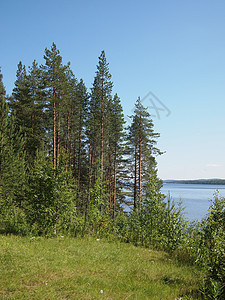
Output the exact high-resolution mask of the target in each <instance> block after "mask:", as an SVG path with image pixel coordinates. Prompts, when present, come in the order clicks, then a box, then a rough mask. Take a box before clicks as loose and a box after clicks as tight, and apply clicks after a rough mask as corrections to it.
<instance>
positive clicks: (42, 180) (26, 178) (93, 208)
mask: <svg viewBox="0 0 225 300" xmlns="http://www.w3.org/2000/svg"><path fill="white" fill-rule="evenodd" d="M44 60H45V64H44V65H40V66H39V65H38V63H37V62H36V61H35V60H34V62H33V63H32V66H29V67H28V68H27V67H26V66H24V65H23V64H22V62H19V64H18V69H17V73H16V81H15V87H14V89H13V92H12V95H10V96H7V97H6V93H5V90H4V85H3V80H2V75H1V90H0V92H1V121H0V123H1V128H0V133H1V149H0V154H1V157H0V186H1V205H2V211H5V213H4V215H5V216H7V218H6V219H7V222H8V221H10V220H11V218H13V219H14V218H15V220H14V221H15V222H16V223H17V222H19V220H20V219H21V218H22V219H23V220H24V221H26V230H27V229H29V230H31V231H37V233H38V234H48V233H50V232H57V231H58V230H62V229H63V230H65V229H66V228H69V227H70V226H71V224H74V225H75V224H76V220H77V218H78V219H82V220H83V222H84V223H88V224H90V222H91V223H92V224H95V225H96V224H98V225H99V226H103V224H105V222H106V220H107V222H110V221H112V220H115V218H116V217H117V216H118V215H119V214H121V213H123V211H124V208H125V207H126V208H127V209H128V210H130V209H131V210H135V211H137V212H140V211H141V209H142V207H143V205H144V203H143V197H144V195H145V194H146V188H147V186H148V184H149V183H150V182H151V184H153V185H154V187H155V193H158V194H159V190H160V187H161V181H160V180H159V179H158V178H157V169H156V160H155V157H156V155H158V154H160V151H159V150H158V149H157V148H156V141H157V138H158V137H159V135H158V134H157V133H155V132H154V130H153V122H152V120H151V118H150V115H149V113H148V112H147V110H146V109H145V108H144V107H143V106H142V104H141V101H140V98H138V99H137V102H136V105H135V112H134V115H133V116H130V118H131V125H130V126H128V127H127V128H126V126H125V121H124V115H123V109H122V106H121V102H120V98H119V96H118V95H117V94H115V95H113V94H112V87H113V82H112V80H111V74H110V70H109V64H108V62H107V60H106V56H105V53H104V51H102V52H101V54H100V56H99V61H98V65H97V70H96V75H95V77H94V79H93V85H92V87H91V89H90V92H88V89H87V87H86V86H85V83H84V82H83V80H82V79H80V80H79V79H77V78H76V77H75V75H74V74H73V72H72V70H71V69H70V64H69V63H68V64H67V65H63V62H62V56H61V55H60V52H59V50H58V49H57V48H56V45H55V44H54V43H53V44H52V46H51V48H50V49H45V52H44ZM17 218H19V220H17ZM93 218H94V219H93ZM103 220H104V222H103ZM11 221H12V220H11ZM14 221H13V222H14ZM93 222H94V223H93ZM96 222H97V223H96ZM102 222H103V224H102ZM9 223H10V222H9ZM8 225H9V226H10V227H11V226H12V228H11V230H17V229H19V228H17V229H16V228H14V229H13V224H11V223H10V224H8ZM93 226H94V225H93ZM19 230H22V229H19Z"/></svg>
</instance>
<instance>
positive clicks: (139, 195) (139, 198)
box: [138, 136, 142, 210]
mask: <svg viewBox="0 0 225 300" xmlns="http://www.w3.org/2000/svg"><path fill="white" fill-rule="evenodd" d="M141 143H142V139H141V136H140V138H139V163H138V164H139V188H138V189H139V193H138V202H139V210H140V209H141V155H142V153H141V151H142V147H141Z"/></svg>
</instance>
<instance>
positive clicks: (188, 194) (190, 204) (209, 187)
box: [161, 183, 225, 221]
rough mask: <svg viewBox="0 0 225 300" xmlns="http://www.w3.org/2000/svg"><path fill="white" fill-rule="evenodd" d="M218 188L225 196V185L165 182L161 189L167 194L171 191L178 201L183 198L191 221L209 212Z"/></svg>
mask: <svg viewBox="0 0 225 300" xmlns="http://www.w3.org/2000/svg"><path fill="white" fill-rule="evenodd" d="M217 190H218V191H219V194H220V195H221V196H224V197H225V185H214V184H180V183H164V184H163V188H162V189H161V191H162V192H163V193H164V194H165V195H167V194H168V192H170V195H171V197H172V198H173V199H174V200H175V201H176V202H178V201H179V200H180V199H181V200H182V202H183V206H184V207H185V216H186V217H187V218H188V219H189V220H191V221H192V220H195V219H197V220H199V221H200V220H201V219H202V218H203V217H204V216H205V215H206V214H207V211H208V209H209V206H210V200H211V199H213V195H214V194H215V192H216V191H217Z"/></svg>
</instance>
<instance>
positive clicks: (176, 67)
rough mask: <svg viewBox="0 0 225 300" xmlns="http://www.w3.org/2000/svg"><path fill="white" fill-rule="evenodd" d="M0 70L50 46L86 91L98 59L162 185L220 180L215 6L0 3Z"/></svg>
mask: <svg viewBox="0 0 225 300" xmlns="http://www.w3.org/2000/svg"><path fill="white" fill-rule="evenodd" d="M0 12H1V17H0V28H1V38H0V67H1V70H2V74H3V83H4V85H5V88H6V91H7V93H8V94H10V93H11V92H12V89H13V87H14V82H15V79H16V70H17V64H18V63H19V61H22V63H23V64H24V65H26V66H27V67H28V66H30V65H31V64H32V62H33V60H34V59H35V60H36V61H37V62H38V63H39V64H43V63H44V59H43V55H44V50H45V48H50V47H51V45H52V43H53V42H54V43H55V44H56V46H57V48H58V49H59V50H60V54H61V56H62V57H63V62H64V63H65V64H66V63H67V62H68V61H70V62H71V69H72V70H73V72H74V74H75V75H76V77H77V78H83V80H84V82H85V84H86V86H87V87H88V88H89V89H90V88H91V86H92V83H93V78H94V76H95V72H96V65H97V64H98V57H99V55H100V53H101V51H102V50H105V53H106V58H107V61H108V63H109V68H110V72H111V74H112V81H113V83H114V87H113V93H118V95H119V97H120V99H121V103H122V106H123V108H124V115H125V119H126V120H127V122H128V123H129V118H128V116H129V115H131V114H132V113H133V108H134V103H135V102H136V100H137V98H138V97H140V98H141V100H142V103H143V105H144V106H146V107H148V111H149V113H150V114H151V116H152V119H153V122H154V125H155V127H154V128H155V131H156V132H159V133H160V138H159V140H158V147H159V149H160V150H161V151H163V152H164V154H163V155H161V156H160V157H158V158H157V161H158V175H159V177H160V178H162V179H197V178H225V155H224V150H225V130H224V128H225V1H224V0H215V1H212V0H210V1H209V0H198V1H196V0H188V1H187V0H170V1H168V0H158V1H153V0H146V1H145V0H139V1H133V0H120V1H119V0H114V1H107V0H82V1H81V0H63V1H62V0H45V1H43V0H38V1H34V0H20V1H18V0H7V1H6V0H1V1H0Z"/></svg>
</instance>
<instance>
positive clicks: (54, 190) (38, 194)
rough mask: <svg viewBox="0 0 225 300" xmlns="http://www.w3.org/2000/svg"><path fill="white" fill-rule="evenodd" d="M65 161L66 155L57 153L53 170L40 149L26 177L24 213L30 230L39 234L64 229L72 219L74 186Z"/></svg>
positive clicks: (74, 208)
mask: <svg viewBox="0 0 225 300" xmlns="http://www.w3.org/2000/svg"><path fill="white" fill-rule="evenodd" d="M66 160H67V157H66V155H65V154H62V155H60V161H59V165H58V167H57V169H55V168H54V165H53V162H52V160H51V159H49V157H48V156H47V155H46V151H45V150H44V149H43V148H42V150H41V151H39V152H38V153H37V157H36V159H35V163H34V167H33V169H32V171H31V174H30V176H29V180H28V204H27V208H26V212H27V215H28V219H29V223H30V226H31V230H32V231H33V232H34V233H36V234H38V235H40V234H45V235H49V234H50V235H51V234H53V233H55V234H56V233H57V232H60V231H66V230H68V228H69V227H70V225H71V224H72V223H73V221H74V218H75V213H76V205H75V198H76V187H75V186H74V184H73V180H72V175H71V172H69V171H68V170H66V163H65V162H66Z"/></svg>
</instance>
